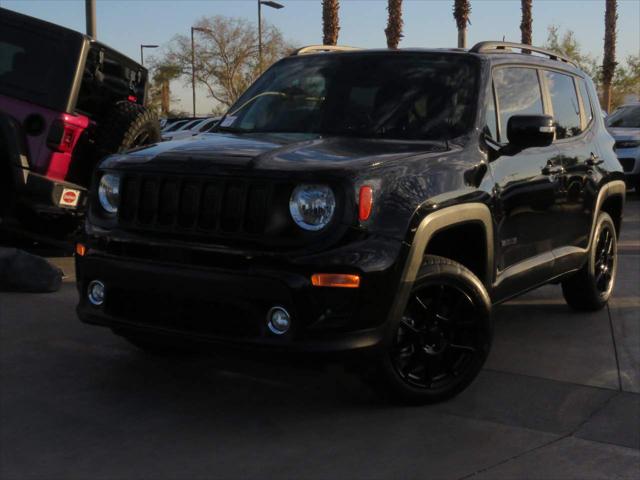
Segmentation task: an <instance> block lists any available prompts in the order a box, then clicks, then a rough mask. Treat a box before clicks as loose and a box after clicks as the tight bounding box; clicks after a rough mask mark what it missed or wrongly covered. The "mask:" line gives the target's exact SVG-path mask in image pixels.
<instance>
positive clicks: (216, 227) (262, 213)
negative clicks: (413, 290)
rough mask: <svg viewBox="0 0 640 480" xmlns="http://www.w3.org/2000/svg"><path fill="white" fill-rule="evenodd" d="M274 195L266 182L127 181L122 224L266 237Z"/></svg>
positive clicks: (144, 178)
mask: <svg viewBox="0 0 640 480" xmlns="http://www.w3.org/2000/svg"><path fill="white" fill-rule="evenodd" d="M271 192H272V185H271V184H270V183H269V182H266V181H263V180H262V181H261V180H247V179H235V178H232V179H222V178H205V179H202V178H198V179H194V178H183V177H177V176H163V177H158V176H151V175H149V176H147V175H126V176H125V177H124V178H123V180H122V190H121V198H120V208H119V213H118V222H119V224H120V226H122V227H124V228H131V229H141V230H151V231H157V232H166V233H177V234H180V233H185V234H197V235H212V236H213V235H221V234H222V235H233V236H238V235H240V236H255V235H261V234H262V233H264V231H265V227H266V224H267V213H268V212H269V207H270V204H271V197H272V195H271Z"/></svg>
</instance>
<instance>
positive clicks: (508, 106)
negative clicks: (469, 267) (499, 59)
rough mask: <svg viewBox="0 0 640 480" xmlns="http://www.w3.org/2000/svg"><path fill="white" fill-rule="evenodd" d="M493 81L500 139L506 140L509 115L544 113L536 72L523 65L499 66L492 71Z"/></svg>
mask: <svg viewBox="0 0 640 480" xmlns="http://www.w3.org/2000/svg"><path fill="white" fill-rule="evenodd" d="M493 81H494V84H495V89H496V97H497V100H498V108H499V111H500V112H499V118H500V141H501V142H506V141H507V138H506V131H507V125H508V123H509V119H510V118H511V117H513V116H514V115H542V113H544V109H543V106H542V94H541V91H540V82H539V81H538V72H537V71H536V70H535V69H533V68H524V67H508V68H500V69H497V70H496V71H495V72H494V74H493Z"/></svg>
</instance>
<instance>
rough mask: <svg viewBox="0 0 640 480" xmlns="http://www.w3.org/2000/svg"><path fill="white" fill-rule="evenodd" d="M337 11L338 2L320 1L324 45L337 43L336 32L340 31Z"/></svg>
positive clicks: (335, 0)
mask: <svg viewBox="0 0 640 480" xmlns="http://www.w3.org/2000/svg"><path fill="white" fill-rule="evenodd" d="M339 9H340V2H339V1H338V0H322V43H323V44H324V45H335V44H337V43H338V32H339V31H340V20H339V18H338V10H339Z"/></svg>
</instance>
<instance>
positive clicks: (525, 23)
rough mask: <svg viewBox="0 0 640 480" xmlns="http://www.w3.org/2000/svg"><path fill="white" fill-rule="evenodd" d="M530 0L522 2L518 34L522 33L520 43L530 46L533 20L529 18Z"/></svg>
mask: <svg viewBox="0 0 640 480" xmlns="http://www.w3.org/2000/svg"><path fill="white" fill-rule="evenodd" d="M532 3H533V2H532V0H522V21H521V22H520V32H521V33H522V40H521V43H524V44H525V45H532V44H533V40H532V36H533V29H532V23H533V19H532V17H531V4H532Z"/></svg>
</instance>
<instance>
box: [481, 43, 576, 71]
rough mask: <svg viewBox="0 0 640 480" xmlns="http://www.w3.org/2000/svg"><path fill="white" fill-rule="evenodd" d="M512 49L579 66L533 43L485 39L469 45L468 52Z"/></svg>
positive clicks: (495, 51) (498, 51)
mask: <svg viewBox="0 0 640 480" xmlns="http://www.w3.org/2000/svg"><path fill="white" fill-rule="evenodd" d="M512 49H516V50H520V52H521V53H538V54H540V55H544V56H546V57H549V58H550V59H551V60H558V61H559V62H565V63H568V64H570V65H573V66H574V67H576V68H579V67H578V65H577V64H576V63H575V62H574V61H573V60H571V59H570V58H569V57H567V56H566V55H562V54H560V53H558V52H552V51H551V50H546V49H544V48H540V47H534V46H533V45H525V44H524V43H513V42H498V41H487V42H479V43H476V44H475V45H474V46H473V47H471V50H469V51H470V52H473V53H505V52H509V51H510V50H512Z"/></svg>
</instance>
